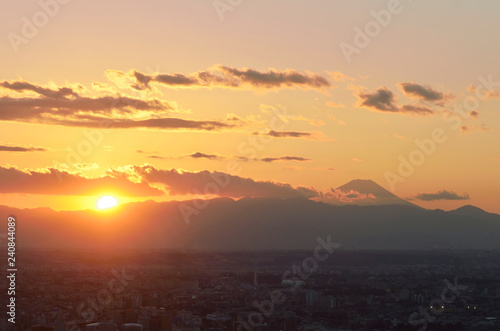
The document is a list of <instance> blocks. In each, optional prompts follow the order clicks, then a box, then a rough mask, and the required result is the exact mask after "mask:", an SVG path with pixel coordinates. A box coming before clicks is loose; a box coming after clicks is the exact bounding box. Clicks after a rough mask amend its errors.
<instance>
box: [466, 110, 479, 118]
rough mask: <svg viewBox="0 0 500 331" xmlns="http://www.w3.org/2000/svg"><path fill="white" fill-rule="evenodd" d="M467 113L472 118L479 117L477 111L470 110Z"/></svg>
mask: <svg viewBox="0 0 500 331" xmlns="http://www.w3.org/2000/svg"><path fill="white" fill-rule="evenodd" d="M468 114H469V116H470V117H472V118H478V117H479V112H477V111H475V110H472V111H470V112H469V113H468Z"/></svg>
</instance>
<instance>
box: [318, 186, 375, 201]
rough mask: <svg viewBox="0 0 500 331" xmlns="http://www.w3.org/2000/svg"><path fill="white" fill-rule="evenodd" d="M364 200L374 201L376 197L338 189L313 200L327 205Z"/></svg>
mask: <svg viewBox="0 0 500 331" xmlns="http://www.w3.org/2000/svg"><path fill="white" fill-rule="evenodd" d="M366 199H376V197H375V196H374V195H373V194H372V193H368V194H365V193H359V192H358V191H354V190H350V191H342V190H340V189H330V190H329V191H328V192H326V193H324V194H321V197H320V198H317V199H315V200H318V201H323V202H328V203H353V202H356V201H359V200H366Z"/></svg>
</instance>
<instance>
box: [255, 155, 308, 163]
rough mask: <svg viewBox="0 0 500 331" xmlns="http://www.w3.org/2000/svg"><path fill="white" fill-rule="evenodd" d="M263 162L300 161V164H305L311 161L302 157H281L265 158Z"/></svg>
mask: <svg viewBox="0 0 500 331" xmlns="http://www.w3.org/2000/svg"><path fill="white" fill-rule="evenodd" d="M260 160H261V161H264V162H276V161H299V162H304V161H311V159H308V158H305V157H300V156H279V157H265V158H262V159H260Z"/></svg>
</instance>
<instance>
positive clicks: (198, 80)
mask: <svg viewBox="0 0 500 331" xmlns="http://www.w3.org/2000/svg"><path fill="white" fill-rule="evenodd" d="M106 73H107V75H108V77H109V78H110V79H111V80H113V81H115V82H119V83H125V84H129V86H130V87H132V88H134V89H137V90H144V89H150V88H151V84H153V83H155V84H159V85H161V86H166V87H173V88H182V87H184V88H199V87H220V88H232V89H280V88H300V89H316V90H324V89H325V88H331V87H333V85H332V84H331V83H330V81H329V80H328V79H327V78H326V77H325V76H323V75H320V74H317V73H311V72H304V73H301V72H298V71H296V70H294V69H286V70H277V69H274V68H270V69H268V71H259V70H256V69H252V68H242V69H238V68H234V67H229V66H224V65H215V66H213V67H211V68H209V69H207V70H204V71H199V72H195V73H191V74H182V73H161V74H155V75H147V74H144V73H141V72H138V71H136V70H131V71H129V72H123V71H118V70H108V71H107V72H106Z"/></svg>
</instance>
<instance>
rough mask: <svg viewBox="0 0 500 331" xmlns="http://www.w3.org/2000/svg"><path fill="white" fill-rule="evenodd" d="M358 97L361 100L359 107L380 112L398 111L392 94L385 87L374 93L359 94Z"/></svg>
mask: <svg viewBox="0 0 500 331" xmlns="http://www.w3.org/2000/svg"><path fill="white" fill-rule="evenodd" d="M358 96H359V98H360V99H361V106H364V107H367V108H371V109H376V110H380V111H389V112H397V111H398V107H397V106H396V104H395V100H394V94H393V93H392V92H391V91H390V90H389V89H387V88H386V87H382V88H379V89H378V90H377V91H375V92H374V93H363V92H360V93H359V94H358Z"/></svg>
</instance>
